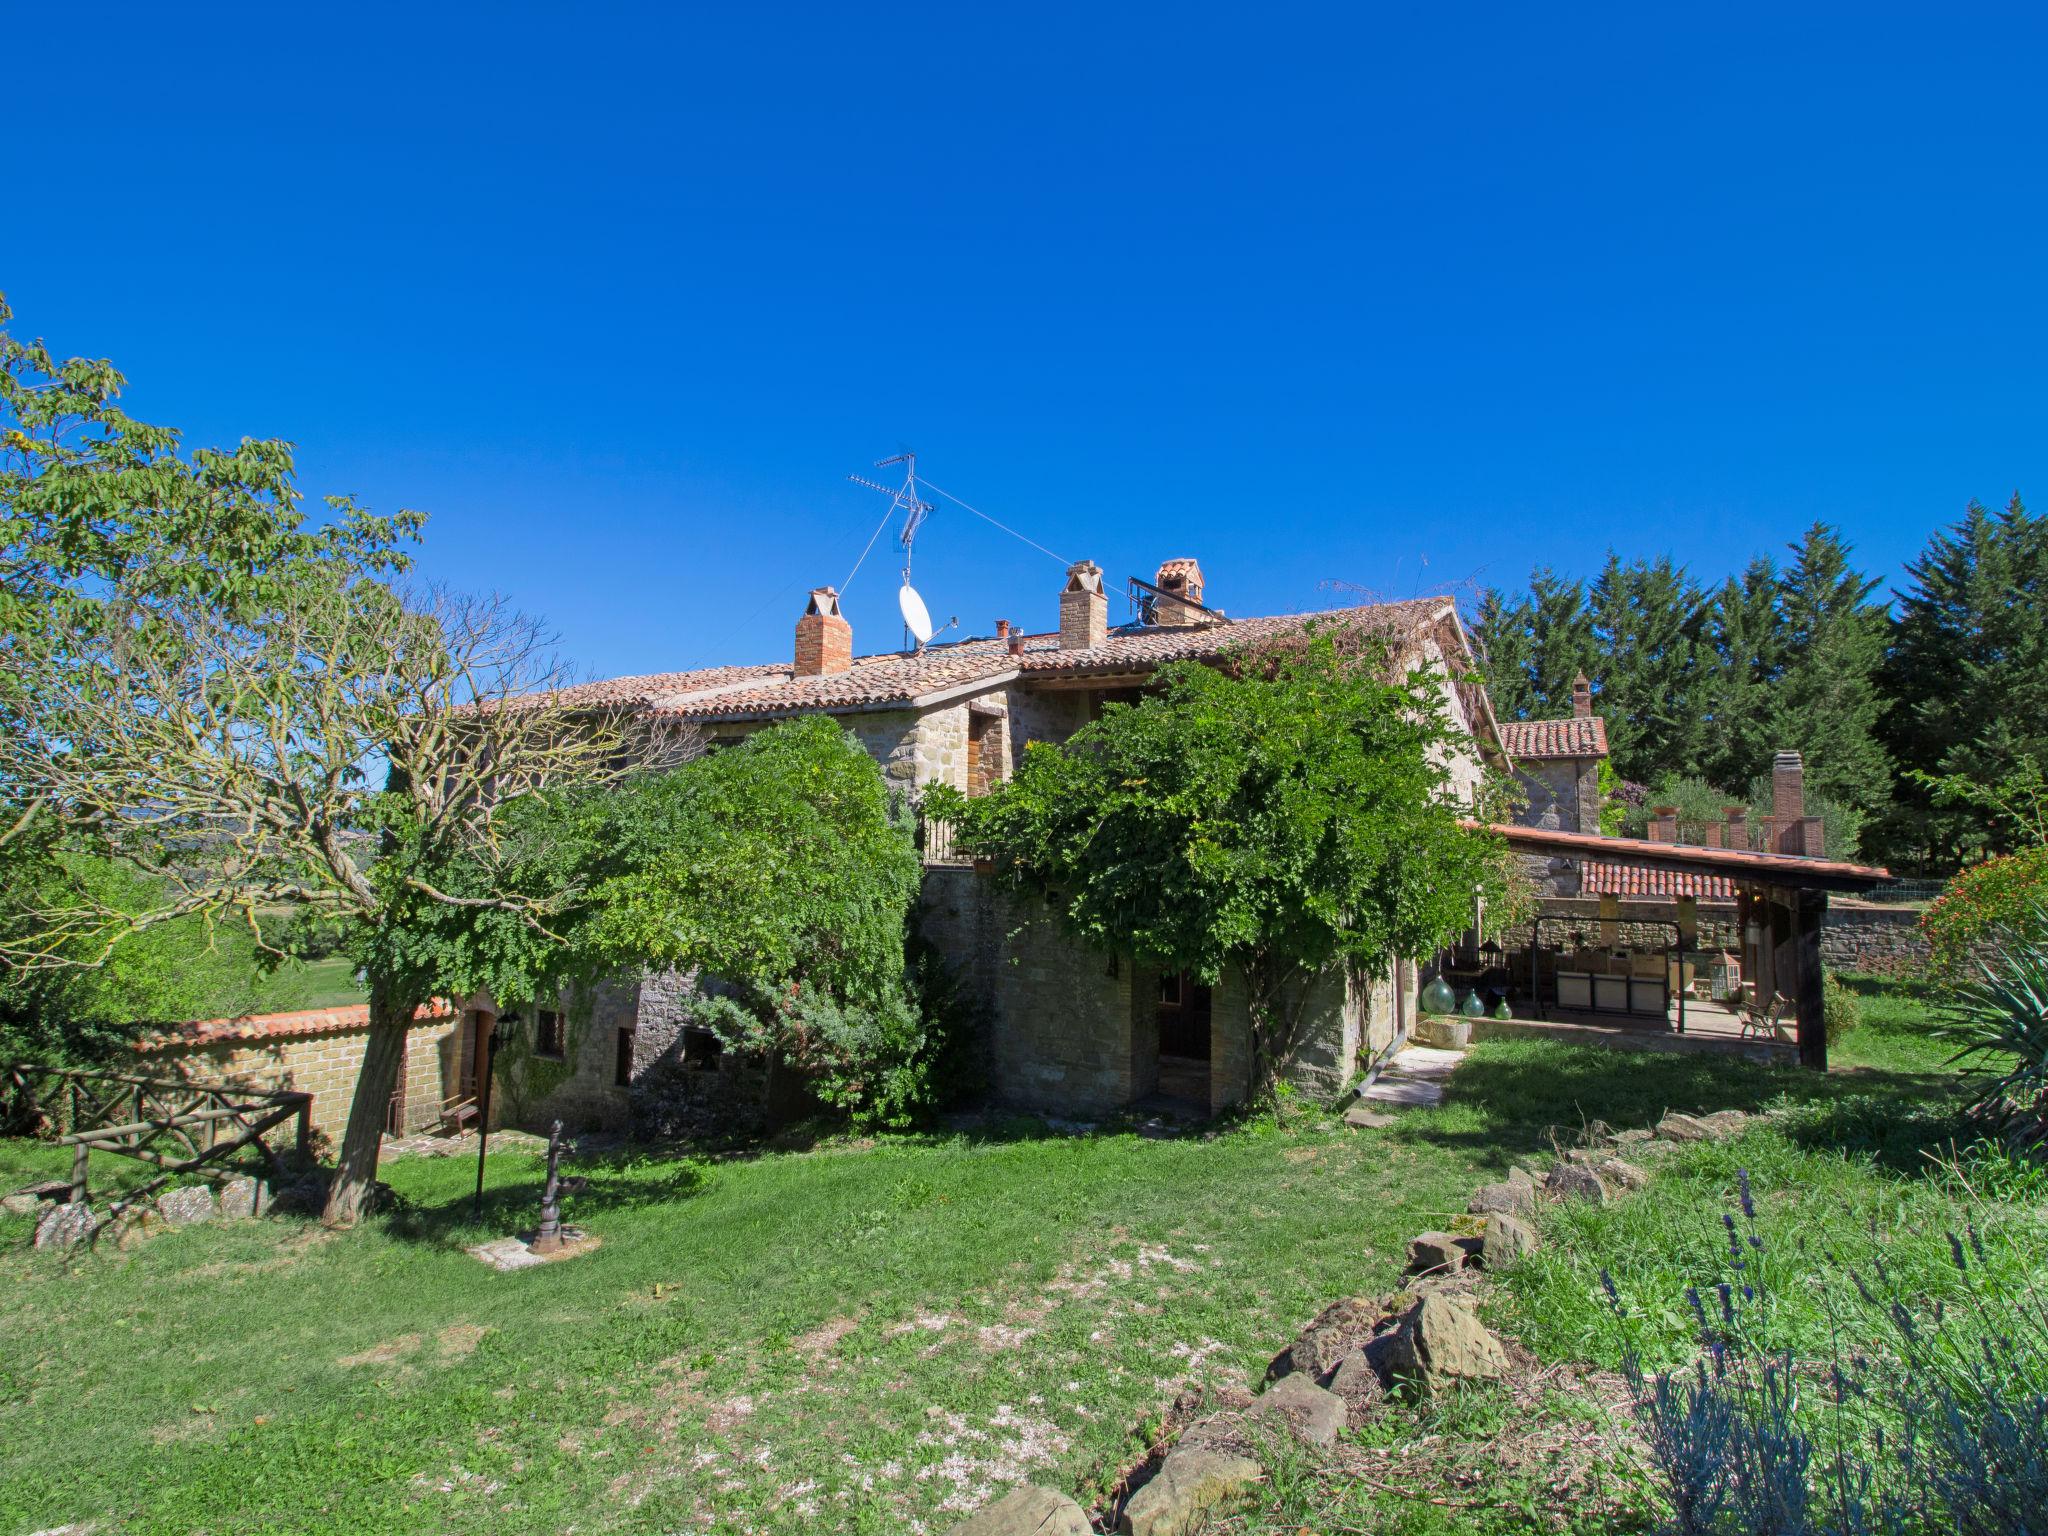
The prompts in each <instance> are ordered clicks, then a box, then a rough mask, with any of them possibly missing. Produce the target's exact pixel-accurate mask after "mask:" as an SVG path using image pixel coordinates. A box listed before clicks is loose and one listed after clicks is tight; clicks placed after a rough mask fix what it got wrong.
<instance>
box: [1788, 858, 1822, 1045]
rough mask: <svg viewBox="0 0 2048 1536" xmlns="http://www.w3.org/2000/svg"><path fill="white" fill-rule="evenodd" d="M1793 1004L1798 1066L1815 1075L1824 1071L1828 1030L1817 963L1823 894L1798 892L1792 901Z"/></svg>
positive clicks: (1818, 959) (1820, 976)
mask: <svg viewBox="0 0 2048 1536" xmlns="http://www.w3.org/2000/svg"><path fill="white" fill-rule="evenodd" d="M1793 901H1794V903H1795V906H1794V909H1793V910H1794V920H1793V935H1792V945H1793V976H1794V986H1795V987H1796V991H1795V992H1794V994H1793V1001H1794V1003H1795V1004H1796V1006H1797V1008H1798V1011H1799V1064H1800V1065H1801V1066H1802V1067H1811V1068H1813V1069H1814V1071H1816V1072H1825V1071H1827V1069H1828V1026H1827V1008H1826V1000H1825V985H1826V983H1825V973H1824V972H1823V971H1822V969H1821V963H1820V930H1821V925H1822V924H1823V923H1824V922H1825V921H1826V919H1827V912H1828V893H1827V892H1826V891H1799V892H1797V893H1795V895H1794V897H1793Z"/></svg>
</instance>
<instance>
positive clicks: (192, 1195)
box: [156, 1184, 219, 1227]
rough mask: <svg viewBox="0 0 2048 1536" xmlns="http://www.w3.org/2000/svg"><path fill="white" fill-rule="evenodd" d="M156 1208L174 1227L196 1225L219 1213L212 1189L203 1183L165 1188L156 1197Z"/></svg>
mask: <svg viewBox="0 0 2048 1536" xmlns="http://www.w3.org/2000/svg"><path fill="white" fill-rule="evenodd" d="M156 1208H157V1213H158V1214H159V1215H161V1216H162V1217H163V1219H164V1220H165V1221H167V1222H169V1223H170V1224H171V1225H172V1226H174V1227H196V1226H198V1225H199V1224H200V1223H201V1222H207V1221H211V1220H213V1218H214V1217H215V1216H216V1215H218V1214H219V1208H218V1207H217V1206H215V1204H214V1201H213V1191H212V1190H210V1189H208V1188H207V1187H206V1186H205V1185H204V1184H188V1185H186V1186H185V1187H184V1188H183V1189H167V1190H165V1191H164V1192H163V1193H162V1194H160V1195H158V1196H157V1197H156Z"/></svg>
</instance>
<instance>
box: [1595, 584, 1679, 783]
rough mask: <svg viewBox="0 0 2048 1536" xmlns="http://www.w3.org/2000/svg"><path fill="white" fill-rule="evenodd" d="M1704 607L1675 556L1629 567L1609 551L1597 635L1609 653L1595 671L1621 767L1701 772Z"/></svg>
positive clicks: (1654, 772) (1599, 589) (1630, 774)
mask: <svg viewBox="0 0 2048 1536" xmlns="http://www.w3.org/2000/svg"><path fill="white" fill-rule="evenodd" d="M1703 612H1704V603H1703V602H1702V598H1701V593H1700V590H1699V587H1698V585H1697V584H1696V583H1695V582H1694V581H1693V579H1692V577H1691V576H1690V575H1688V574H1687V573H1686V571H1685V568H1684V567H1683V566H1680V565H1676V564H1674V563H1673V562H1672V560H1671V557H1670V556H1668V555H1665V556H1662V557H1660V558H1658V559H1657V560H1654V561H1643V560H1638V561H1632V562H1630V563H1628V564H1626V565H1624V564H1623V563H1622V562H1621V560H1620V559H1619V557H1617V556H1616V555H1615V554H1614V553H1613V552H1612V551H1609V553H1608V556H1607V564H1606V565H1605V566H1604V567H1603V568H1602V570H1601V572H1600V577H1599V580H1597V581H1595V582H1594V583H1593V593H1592V617H1593V627H1594V634H1595V637H1596V639H1597V640H1598V642H1599V645H1600V648H1601V650H1602V652H1603V653H1604V654H1603V656H1602V657H1601V659H1600V662H1599V665H1600V667H1601V668H1602V670H1601V671H1600V672H1599V673H1596V674H1594V675H1595V676H1596V677H1597V678H1598V680H1599V682H1600V697H1601V702H1602V706H1603V710H1604V712H1605V714H1606V715H1607V741H1608V746H1609V748H1610V751H1611V754H1612V757H1613V762H1614V768H1615V771H1616V772H1617V773H1619V774H1621V775H1622V776H1623V777H1624V778H1629V779H1635V780H1637V781H1639V782H1649V781H1652V780H1654V779H1657V778H1660V777H1662V776H1663V775H1665V774H1667V773H1672V774H1679V775H1689V774H1697V773H1698V772H1699V759H1700V747H1701V743H1702V742H1703V741H1704V739H1705V736H1706V722H1705V721H1704V719H1703V718H1702V710H1701V708H1700V704H1701V700H1700V698H1699V696H1698V694H1699V648H1700V634H1701V629H1702V624H1703Z"/></svg>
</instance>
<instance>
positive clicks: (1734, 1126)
mask: <svg viewBox="0 0 2048 1536" xmlns="http://www.w3.org/2000/svg"><path fill="white" fill-rule="evenodd" d="M1700 1124H1701V1125H1704V1126H1705V1127H1707V1129H1708V1130H1710V1131H1712V1132H1713V1133H1714V1134H1715V1135H1716V1136H1740V1135H1741V1134H1742V1133H1743V1132H1744V1131H1746V1130H1748V1129H1749V1116H1748V1115H1747V1114H1745V1113H1744V1112H1743V1111H1741V1110H1739V1109H1717V1110H1715V1111H1714V1112H1713V1113H1712V1114H1711V1115H1701V1116H1700Z"/></svg>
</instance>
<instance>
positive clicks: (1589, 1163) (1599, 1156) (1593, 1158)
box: [1564, 1147, 1612, 1168]
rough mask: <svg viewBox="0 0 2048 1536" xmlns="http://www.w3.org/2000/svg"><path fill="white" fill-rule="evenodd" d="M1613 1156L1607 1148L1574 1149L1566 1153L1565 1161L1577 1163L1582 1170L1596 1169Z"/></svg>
mask: <svg viewBox="0 0 2048 1536" xmlns="http://www.w3.org/2000/svg"><path fill="white" fill-rule="evenodd" d="M1610 1156H1612V1154H1611V1153H1610V1152H1608V1150H1607V1149H1606V1148H1605V1147H1573V1148H1572V1149H1571V1150H1570V1151H1569V1152H1567V1153H1565V1155H1564V1160H1565V1161H1566V1162H1568V1163H1577V1164H1578V1165H1579V1166H1580V1167H1581V1168H1595V1167H1598V1166H1599V1165H1600V1164H1601V1163H1604V1162H1606V1161H1607V1159H1608V1158H1609V1157H1610Z"/></svg>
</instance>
